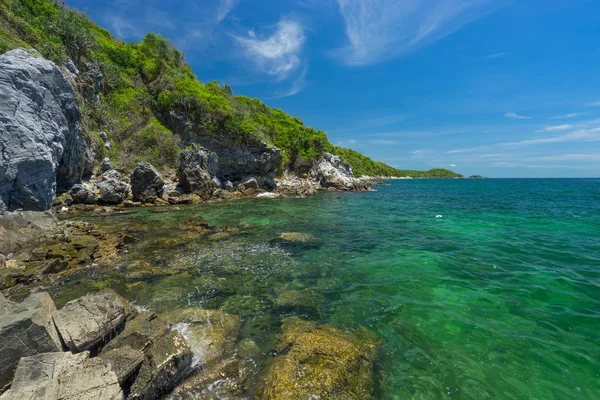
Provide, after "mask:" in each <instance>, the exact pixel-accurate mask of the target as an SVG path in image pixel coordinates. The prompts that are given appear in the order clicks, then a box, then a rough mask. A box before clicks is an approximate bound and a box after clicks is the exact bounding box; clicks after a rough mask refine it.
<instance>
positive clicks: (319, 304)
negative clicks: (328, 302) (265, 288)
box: [277, 289, 325, 313]
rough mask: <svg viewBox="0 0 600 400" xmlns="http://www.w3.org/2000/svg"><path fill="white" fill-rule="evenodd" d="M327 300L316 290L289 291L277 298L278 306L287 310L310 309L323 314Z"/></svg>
mask: <svg viewBox="0 0 600 400" xmlns="http://www.w3.org/2000/svg"><path fill="white" fill-rule="evenodd" d="M324 303H325V298H324V297H323V295H321V294H319V293H317V292H315V291H314V290H310V289H305V290H287V291H285V292H283V293H281V294H280V295H279V297H277V305H278V306H279V307H282V308H285V309H309V310H311V311H313V312H316V313H320V312H322V308H323V304H324Z"/></svg>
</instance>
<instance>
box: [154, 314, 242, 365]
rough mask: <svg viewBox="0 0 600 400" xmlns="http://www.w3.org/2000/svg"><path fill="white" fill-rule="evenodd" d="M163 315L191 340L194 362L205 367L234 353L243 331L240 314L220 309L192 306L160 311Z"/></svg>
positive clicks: (174, 327) (187, 339)
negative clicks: (241, 330) (204, 308)
mask: <svg viewBox="0 0 600 400" xmlns="http://www.w3.org/2000/svg"><path fill="white" fill-rule="evenodd" d="M161 318H163V319H164V320H166V321H167V322H168V323H169V324H170V325H171V328H172V329H175V330H177V331H179V332H181V334H182V335H183V336H184V337H185V339H186V341H187V342H188V343H189V345H190V348H191V350H192V352H193V353H194V360H193V363H192V366H196V365H197V366H201V367H202V368H204V369H206V368H208V367H210V366H212V365H213V364H214V363H215V362H217V361H219V360H221V359H223V358H225V357H226V356H228V355H231V354H232V353H233V349H234V346H235V342H236V341H237V338H238V336H239V333H240V326H241V321H240V317H239V316H237V315H231V314H226V313H224V312H220V311H214V310H202V309H199V308H189V309H184V310H177V311H172V312H169V313H166V314H161Z"/></svg>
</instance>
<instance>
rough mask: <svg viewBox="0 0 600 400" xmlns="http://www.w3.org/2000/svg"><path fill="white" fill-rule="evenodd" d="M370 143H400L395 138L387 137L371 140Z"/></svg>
mask: <svg viewBox="0 0 600 400" xmlns="http://www.w3.org/2000/svg"><path fill="white" fill-rule="evenodd" d="M369 143H370V144H383V145H392V144H398V142H397V141H395V140H386V139H376V140H369Z"/></svg>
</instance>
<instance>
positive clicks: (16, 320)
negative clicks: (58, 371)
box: [0, 293, 62, 388]
mask: <svg viewBox="0 0 600 400" xmlns="http://www.w3.org/2000/svg"><path fill="white" fill-rule="evenodd" d="M54 313H56V307H55V306H54V302H53V301H52V299H51V298H50V296H49V295H48V294H47V293H36V294H33V295H31V296H29V297H28V298H27V299H25V301H23V302H22V303H21V304H17V305H14V306H12V307H11V308H10V309H9V310H7V312H6V314H4V316H2V317H0V338H1V339H2V340H0V388H2V387H4V386H5V385H6V384H7V383H8V382H10V380H11V379H12V376H13V372H14V370H15V368H16V367H17V363H18V362H19V359H20V358H21V357H27V356H31V355H35V354H39V353H48V352H57V351H61V350H62V345H61V341H60V338H59V335H58V332H57V331H56V328H55V326H54V322H53V320H52V315H53V314H54Z"/></svg>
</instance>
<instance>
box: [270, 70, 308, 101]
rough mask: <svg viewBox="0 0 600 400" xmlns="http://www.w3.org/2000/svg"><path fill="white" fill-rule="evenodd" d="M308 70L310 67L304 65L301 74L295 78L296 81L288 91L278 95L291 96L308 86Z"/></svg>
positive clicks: (279, 96)
mask: <svg viewBox="0 0 600 400" xmlns="http://www.w3.org/2000/svg"><path fill="white" fill-rule="evenodd" d="M307 72H308V67H304V69H303V70H302V72H300V75H298V77H297V78H296V79H294V82H292V86H291V87H290V88H289V89H288V90H287V91H286V92H284V93H281V94H279V95H278V96H276V97H278V98H281V97H290V96H294V95H297V94H298V93H300V92H301V91H303V90H304V88H305V87H306V73H307Z"/></svg>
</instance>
